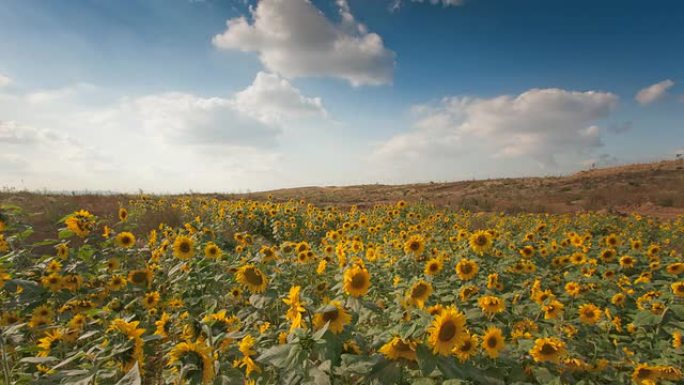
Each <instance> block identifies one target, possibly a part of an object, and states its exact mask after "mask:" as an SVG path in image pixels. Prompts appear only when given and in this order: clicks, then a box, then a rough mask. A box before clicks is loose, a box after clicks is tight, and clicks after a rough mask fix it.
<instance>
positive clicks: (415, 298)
mask: <svg viewBox="0 0 684 385" xmlns="http://www.w3.org/2000/svg"><path fill="white" fill-rule="evenodd" d="M430 294H432V285H431V284H430V283H429V282H425V281H423V280H422V279H421V280H419V281H418V282H416V283H414V284H413V286H411V288H410V289H409V290H408V292H407V293H406V302H407V303H408V304H410V305H414V306H416V307H418V308H419V309H422V308H423V307H424V306H425V301H427V299H428V297H429V296H430Z"/></svg>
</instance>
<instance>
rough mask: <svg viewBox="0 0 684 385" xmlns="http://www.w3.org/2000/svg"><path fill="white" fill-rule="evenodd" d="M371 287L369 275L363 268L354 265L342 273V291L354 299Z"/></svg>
mask: <svg viewBox="0 0 684 385" xmlns="http://www.w3.org/2000/svg"><path fill="white" fill-rule="evenodd" d="M370 286H371V281H370V274H369V273H368V270H366V268H365V267H363V266H361V265H358V264H354V265H353V266H351V267H349V268H347V270H345V271H344V291H345V292H346V293H347V294H349V295H351V296H354V297H361V296H363V295H365V294H366V293H367V292H368V289H369V288H370Z"/></svg>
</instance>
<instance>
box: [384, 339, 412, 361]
mask: <svg viewBox="0 0 684 385" xmlns="http://www.w3.org/2000/svg"><path fill="white" fill-rule="evenodd" d="M416 346H418V343H417V342H416V341H414V340H411V339H402V338H401V337H396V336H395V337H392V339H391V340H389V341H388V342H387V343H385V344H384V345H382V347H381V348H380V350H379V352H380V353H382V354H383V355H384V356H385V357H387V358H388V359H390V360H398V359H400V358H403V359H405V360H409V361H416Z"/></svg>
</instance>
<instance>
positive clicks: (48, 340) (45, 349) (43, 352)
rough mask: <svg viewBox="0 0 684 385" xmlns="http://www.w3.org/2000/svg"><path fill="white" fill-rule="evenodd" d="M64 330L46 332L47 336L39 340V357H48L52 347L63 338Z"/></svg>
mask: <svg viewBox="0 0 684 385" xmlns="http://www.w3.org/2000/svg"><path fill="white" fill-rule="evenodd" d="M63 334H64V333H63V332H62V331H61V330H60V329H55V330H51V331H48V332H47V333H45V337H43V338H41V339H39V340H38V347H39V348H40V351H39V352H38V357H47V356H49V355H50V352H51V351H52V349H53V348H54V347H55V345H57V343H59V341H60V340H62V336H63Z"/></svg>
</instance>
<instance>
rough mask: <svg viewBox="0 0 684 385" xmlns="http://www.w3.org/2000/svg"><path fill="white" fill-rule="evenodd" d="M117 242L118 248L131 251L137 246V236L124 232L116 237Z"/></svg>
mask: <svg viewBox="0 0 684 385" xmlns="http://www.w3.org/2000/svg"><path fill="white" fill-rule="evenodd" d="M115 242H116V244H117V246H119V247H123V248H124V249H129V248H131V247H133V245H135V235H133V234H132V233H129V232H128V231H123V232H121V233H119V234H117V235H116V238H115Z"/></svg>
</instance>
